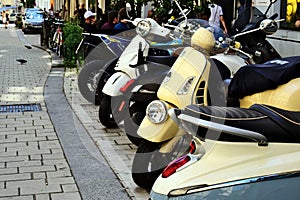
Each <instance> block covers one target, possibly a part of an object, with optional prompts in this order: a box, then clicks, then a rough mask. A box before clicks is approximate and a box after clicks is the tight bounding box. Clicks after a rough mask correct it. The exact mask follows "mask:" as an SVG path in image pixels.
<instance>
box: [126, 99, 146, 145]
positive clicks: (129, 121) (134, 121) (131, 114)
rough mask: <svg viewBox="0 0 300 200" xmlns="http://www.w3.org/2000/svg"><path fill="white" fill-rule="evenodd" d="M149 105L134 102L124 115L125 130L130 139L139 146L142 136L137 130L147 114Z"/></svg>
mask: <svg viewBox="0 0 300 200" xmlns="http://www.w3.org/2000/svg"><path fill="white" fill-rule="evenodd" d="M146 107H147V105H144V104H138V103H134V104H133V105H131V106H130V107H129V109H128V110H127V111H126V114H125V117H124V131H125V133H126V135H127V137H128V139H129V140H130V141H131V142H132V143H133V144H135V145H136V146H139V144H140V142H141V141H142V138H141V137H140V136H139V135H138V134H137V130H138V128H139V126H140V124H141V122H142V120H143V119H144V117H145V115H146Z"/></svg>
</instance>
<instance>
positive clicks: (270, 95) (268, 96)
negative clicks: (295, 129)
mask: <svg viewBox="0 0 300 200" xmlns="http://www.w3.org/2000/svg"><path fill="white" fill-rule="evenodd" d="M299 100H300V78H296V79H293V80H291V81H290V82H288V83H287V84H284V85H280V86H278V87H277V88H276V89H273V90H267V91H264V92H260V93H256V94H253V95H250V96H246V97H244V98H243V99H240V106H241V107H242V108H249V107H250V106H251V105H253V104H265V105H269V106H274V107H277V108H281V109H284V110H290V111H300V102H299Z"/></svg>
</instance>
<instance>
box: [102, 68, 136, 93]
mask: <svg viewBox="0 0 300 200" xmlns="http://www.w3.org/2000/svg"><path fill="white" fill-rule="evenodd" d="M129 80H130V77H129V76H128V75H127V74H125V73H123V72H116V73H114V74H113V75H112V76H111V77H110V78H109V79H108V80H107V82H106V84H105V85H104V87H103V89H102V92H103V93H104V94H107V95H109V96H112V97H114V96H119V95H121V94H122V93H121V92H120V88H121V87H123V86H124V85H125V84H126V83H127V81H129Z"/></svg>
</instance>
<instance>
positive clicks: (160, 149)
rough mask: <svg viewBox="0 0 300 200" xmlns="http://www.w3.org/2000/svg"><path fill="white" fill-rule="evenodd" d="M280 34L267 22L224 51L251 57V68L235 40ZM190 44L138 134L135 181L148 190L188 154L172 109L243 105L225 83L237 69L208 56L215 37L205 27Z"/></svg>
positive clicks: (152, 103) (273, 25) (274, 26)
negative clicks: (229, 98) (231, 98)
mask: <svg viewBox="0 0 300 200" xmlns="http://www.w3.org/2000/svg"><path fill="white" fill-rule="evenodd" d="M276 30H277V24H276V22H275V21H274V20H271V19H266V20H263V21H262V22H261V24H260V26H259V28H256V29H254V30H249V31H246V32H243V33H241V34H237V35H236V36H235V37H234V38H233V41H231V42H230V46H229V48H228V50H227V51H225V53H226V54H227V55H228V56H232V55H236V54H242V55H243V56H245V57H246V59H245V65H246V64H248V63H249V60H251V58H252V55H250V54H248V53H246V52H243V51H242V50H241V49H240V46H239V45H238V44H239V43H236V42H235V38H238V37H240V36H243V35H246V34H251V33H254V34H258V33H261V32H263V31H266V32H268V33H274V32H275V31H276ZM191 41H192V47H186V48H184V50H183V51H182V53H181V54H180V55H179V57H178V59H177V60H176V62H175V63H174V65H173V66H172V68H171V70H170V71H169V72H168V74H167V75H166V77H165V79H164V81H163V82H162V84H161V86H160V88H159V90H158V93H157V95H158V97H159V99H160V100H155V101H153V102H151V103H150V104H149V105H148V107H147V110H146V117H145V118H144V119H143V121H142V123H141V125H140V127H139V129H138V134H139V135H140V136H141V137H142V138H144V140H143V141H142V142H141V143H140V145H139V147H138V150H137V152H136V155H135V157H134V160H133V165H132V177H133V180H134V181H135V183H136V184H137V185H139V186H141V187H144V188H147V189H150V188H151V187H152V185H153V183H154V181H155V180H156V178H157V177H158V176H159V174H160V173H161V172H162V169H163V168H164V167H165V166H166V165H167V164H168V163H169V162H170V161H171V160H173V159H175V158H176V157H179V156H180V155H182V154H183V153H186V151H187V150H188V144H187V143H186V142H185V139H187V138H185V137H188V135H187V134H186V132H185V131H183V130H180V129H178V126H177V125H176V123H175V122H174V121H173V120H172V119H171V118H170V117H169V116H168V112H167V111H168V110H169V109H170V108H183V107H185V106H187V105H189V104H200V105H205V106H206V105H219V106H226V105H227V104H233V106H239V105H237V104H236V103H235V102H233V103H232V102H229V101H227V100H226V99H227V98H226V97H225V94H226V92H225V90H226V87H225V85H224V80H226V79H229V78H230V77H231V76H232V75H233V74H234V73H235V72H236V71H237V70H238V69H237V68H234V69H231V70H230V66H225V65H224V64H220V63H218V62H216V64H215V62H214V61H213V60H212V58H210V57H209V54H210V53H211V52H212V51H213V49H214V47H215V40H214V37H213V34H212V33H211V32H210V31H208V30H207V29H204V28H200V29H198V30H197V31H196V33H195V34H194V35H193V37H192V40H191ZM240 67H241V66H240ZM228 71H229V73H228ZM208 83H209V84H208ZM187 140H188V141H190V139H187Z"/></svg>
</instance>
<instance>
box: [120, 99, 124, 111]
mask: <svg viewBox="0 0 300 200" xmlns="http://www.w3.org/2000/svg"><path fill="white" fill-rule="evenodd" d="M124 106H125V101H122V103H121V105H120V107H119V112H121V111H122V110H123V108H124Z"/></svg>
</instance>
